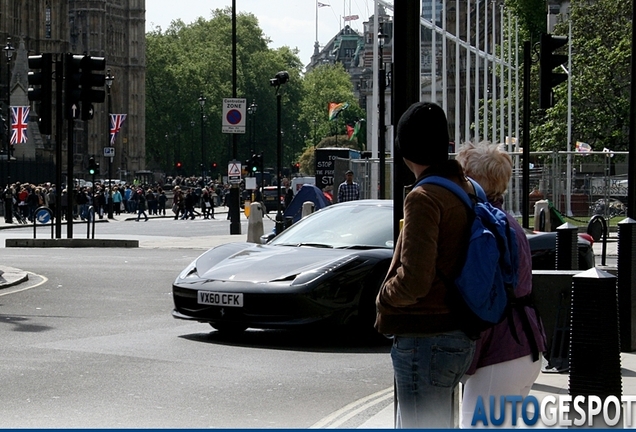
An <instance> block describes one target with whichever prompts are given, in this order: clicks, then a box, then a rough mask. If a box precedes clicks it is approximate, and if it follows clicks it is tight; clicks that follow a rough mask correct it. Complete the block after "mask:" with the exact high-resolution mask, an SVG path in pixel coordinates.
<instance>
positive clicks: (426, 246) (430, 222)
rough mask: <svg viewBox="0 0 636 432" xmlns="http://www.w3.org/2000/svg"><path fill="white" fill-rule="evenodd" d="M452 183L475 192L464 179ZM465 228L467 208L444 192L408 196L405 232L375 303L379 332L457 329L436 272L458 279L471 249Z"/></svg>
mask: <svg viewBox="0 0 636 432" xmlns="http://www.w3.org/2000/svg"><path fill="white" fill-rule="evenodd" d="M418 180H419V179H418ZM452 180H453V181H455V182H456V183H458V184H460V185H461V186H462V187H463V188H464V189H465V190H466V191H468V192H471V193H474V191H473V190H472V186H470V183H468V182H466V181H465V180H462V181H460V180H459V179H457V178H452ZM467 224H468V213H467V209H466V207H465V205H464V204H463V203H462V202H461V201H460V200H459V198H457V197H456V196H455V195H454V194H453V193H452V192H451V191H449V190H447V189H446V188H444V187H441V186H436V185H429V184H427V185H423V186H419V187H417V188H415V189H413V191H411V192H410V193H409V194H408V195H407V196H406V198H405V200H404V227H403V229H402V231H401V232H400V235H399V237H398V241H397V245H396V247H395V252H394V254H393V261H392V262H391V266H390V267H389V271H388V273H387V276H386V279H385V280H384V283H383V285H382V288H381V289H380V292H379V293H378V297H377V299H376V307H377V318H376V323H375V327H376V329H377V330H378V331H379V332H380V333H384V334H395V335H412V336H418V335H422V336H423V335H427V334H434V333H441V332H448V331H453V330H458V329H459V322H458V321H457V319H456V318H454V317H453V316H451V314H450V310H449V307H448V305H447V304H446V301H445V296H446V287H445V285H444V282H443V281H442V280H441V279H440V277H439V276H438V275H437V273H436V269H439V270H440V271H441V272H442V274H444V275H446V276H447V277H448V278H449V279H450V280H454V279H455V278H456V277H457V275H458V274H459V272H460V270H461V267H462V265H463V260H464V254H465V251H466V249H467V245H468V233H469V230H468V226H467Z"/></svg>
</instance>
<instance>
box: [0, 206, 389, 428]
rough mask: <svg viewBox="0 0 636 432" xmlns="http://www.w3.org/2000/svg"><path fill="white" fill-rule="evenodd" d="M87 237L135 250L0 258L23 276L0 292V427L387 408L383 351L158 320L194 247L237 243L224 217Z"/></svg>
mask: <svg viewBox="0 0 636 432" xmlns="http://www.w3.org/2000/svg"><path fill="white" fill-rule="evenodd" d="M223 216H224V215H223ZM246 229H247V225H246V224H245V225H244V228H243V231H242V232H243V234H245V233H246V232H247V231H246ZM270 229H271V228H270ZM96 231H97V235H98V236H108V237H110V238H121V236H130V237H129V238H138V239H140V247H139V248H134V249H121V248H106V249H100V248H72V249H59V248H51V249H49V248H43V249H38V248H28V249H21V248H2V249H0V259H2V263H3V264H4V265H7V266H11V267H16V268H20V269H23V270H26V271H28V272H30V274H29V282H27V283H24V284H21V285H19V286H16V287H11V288H7V289H4V290H1V291H0V346H2V349H1V350H0V382H1V383H2V390H1V391H0V428H62V427H64V428H84V427H86V428H106V427H109V428H111V427H112V428H124V427H130V428H171V427H172V428H204V427H205V428H207V427H215V428H307V427H312V426H313V427H333V426H339V427H354V428H355V427H359V426H360V425H362V424H364V422H365V421H366V420H367V419H369V418H371V417H372V416H373V415H375V414H376V413H377V412H379V411H381V410H383V409H385V408H386V407H387V406H389V405H390V404H391V402H392V392H390V391H389V390H392V370H391V363H390V358H389V346H388V345H369V344H366V343H362V342H360V341H359V340H357V339H356V338H355V337H351V336H346V335H341V334H335V333H326V332H325V333H318V334H308V333H304V332H284V331H256V330H253V331H247V332H246V333H245V334H243V335H241V336H237V337H233V338H229V337H221V336H220V335H219V334H218V333H217V332H215V331H214V330H213V329H212V328H211V327H209V326H208V325H206V324H201V323H190V322H184V321H178V320H175V319H173V318H172V317H171V315H170V311H171V309H172V298H171V282H172V281H173V279H174V278H175V277H176V275H177V273H178V272H179V271H180V270H181V269H182V268H183V267H185V266H186V265H187V264H188V263H189V262H190V261H191V260H192V259H193V258H195V257H196V256H197V255H199V254H200V253H201V251H202V250H203V249H205V248H207V247H208V246H207V245H206V244H209V243H213V242H214V241H219V239H231V240H233V241H239V240H242V239H243V237H244V236H229V221H226V220H225V219H224V218H223V219H219V220H215V221H207V220H194V221H174V220H172V219H161V220H151V221H149V222H147V223H145V222H138V223H137V222H134V221H132V222H130V221H125V222H124V221H120V222H115V223H112V222H111V223H102V224H98V227H96ZM74 233H75V237H77V236H78V234H79V233H85V231H84V230H83V229H77V228H75V229H74ZM215 233H218V234H215ZM23 235H26V236H32V229H31V230H29V229H28V228H26V229H12V230H2V232H1V234H0V242H1V243H2V244H4V238H7V237H11V238H15V237H20V236H23Z"/></svg>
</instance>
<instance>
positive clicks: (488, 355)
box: [466, 202, 546, 375]
mask: <svg viewBox="0 0 636 432" xmlns="http://www.w3.org/2000/svg"><path fill="white" fill-rule="evenodd" d="M492 205H493V206H495V207H497V208H499V209H501V208H502V203H501V202H494V203H492ZM506 215H507V217H508V222H509V223H510V227H511V228H512V229H514V230H515V235H516V237H517V245H518V249H519V282H518V285H517V288H516V289H515V295H516V296H517V297H523V296H526V295H528V294H530V293H531V292H532V254H531V252H530V244H529V243H528V239H527V238H526V235H525V233H524V231H523V228H522V227H521V225H519V223H518V222H517V221H516V219H515V218H514V217H512V216H511V215H510V214H508V213H506ZM525 310H526V313H527V315H528V320H529V321H530V328H531V329H532V332H533V334H534V338H535V340H536V341H537V345H538V349H539V352H544V351H545V349H546V337H545V331H544V329H543V324H542V323H541V319H540V318H539V317H538V316H537V314H536V311H535V310H534V309H533V308H532V307H525ZM512 313H513V321H514V326H515V329H516V331H517V335H518V337H519V343H518V342H517V341H516V340H515V339H514V337H513V335H512V334H511V332H510V324H509V322H508V318H506V319H505V320H504V321H503V322H501V323H499V324H497V325H496V326H494V327H491V328H489V329H488V330H485V331H483V332H482V333H481V337H480V338H479V340H477V344H476V346H475V356H474V357H473V362H472V364H471V365H470V368H469V369H468V372H466V373H467V374H469V375H472V374H474V373H475V370H477V368H480V367H484V366H491V365H494V364H497V363H503V362H506V361H510V360H514V359H517V358H521V357H525V356H527V355H529V354H531V353H532V349H531V346H530V342H529V341H528V337H527V335H526V334H525V332H524V330H523V326H522V323H521V318H520V312H519V311H516V310H514V309H513V311H512Z"/></svg>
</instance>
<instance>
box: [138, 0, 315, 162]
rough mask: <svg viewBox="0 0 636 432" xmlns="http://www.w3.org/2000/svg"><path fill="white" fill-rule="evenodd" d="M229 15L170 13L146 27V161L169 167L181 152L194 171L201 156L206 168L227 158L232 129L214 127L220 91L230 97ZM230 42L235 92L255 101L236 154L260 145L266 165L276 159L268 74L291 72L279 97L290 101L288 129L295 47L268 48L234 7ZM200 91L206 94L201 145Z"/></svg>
mask: <svg viewBox="0 0 636 432" xmlns="http://www.w3.org/2000/svg"><path fill="white" fill-rule="evenodd" d="M231 18H232V15H231V8H229V7H228V8H225V9H216V10H214V11H212V13H211V18H210V19H209V20H206V19H204V18H199V19H197V20H196V21H195V22H193V23H191V24H188V25H186V24H184V23H183V22H182V21H181V20H176V21H173V22H172V23H171V25H170V27H169V28H168V29H167V30H165V31H162V30H161V29H160V28H157V29H155V30H153V31H151V32H149V33H148V34H147V35H146V68H147V69H146V91H147V98H146V100H147V103H146V142H147V146H146V149H147V150H146V152H147V155H146V158H147V163H148V166H149V167H151V168H154V169H163V170H166V171H167V172H173V170H174V163H175V162H176V161H177V159H180V160H181V161H182V162H183V163H184V170H185V172H186V173H187V174H196V173H199V172H200V167H199V165H200V164H201V163H204V165H205V166H206V169H207V168H208V167H209V165H210V163H211V162H212V161H216V162H218V163H219V164H220V165H221V166H224V165H225V163H224V161H226V160H229V159H231V158H232V153H233V152H232V135H231V134H223V133H222V132H221V123H222V113H223V107H222V99H223V98H227V97H232V20H231ZM237 42H238V45H237V59H236V64H237V97H239V98H241V97H242V98H246V99H247V104H248V105H249V104H250V103H252V101H255V102H256V103H257V105H258V110H257V113H256V114H255V117H254V118H253V119H249V121H248V123H247V126H248V127H249V128H251V127H252V125H253V124H254V126H255V131H256V132H255V133H254V134H251V133H250V132H251V131H250V130H248V131H246V132H247V133H246V134H244V135H243V134H241V135H238V137H237V149H238V154H237V156H238V158H239V159H240V160H245V159H246V158H247V157H249V152H250V150H251V149H254V150H255V151H258V152H263V154H264V157H265V163H266V165H268V166H269V165H270V164H271V163H272V162H273V161H275V159H276V156H275V155H276V153H275V152H276V97H275V95H274V92H273V90H272V89H271V88H270V86H269V79H270V78H272V77H273V76H274V75H275V74H276V72H278V71H281V70H287V71H288V72H289V74H290V81H289V83H288V84H286V85H285V89H284V93H283V95H284V96H283V97H284V103H285V108H287V106H290V107H292V109H290V110H286V109H284V110H283V113H284V115H283V118H284V124H285V128H286V129H287V128H289V129H290V130H291V125H292V124H294V123H296V122H297V115H295V114H294V113H296V112H297V111H298V110H297V107H298V105H299V102H300V98H301V94H302V92H301V88H302V84H301V70H302V64H301V61H300V59H299V58H298V55H297V51H295V50H291V49H290V48H288V47H282V48H278V49H275V50H272V49H269V48H268V46H267V45H268V43H269V42H270V40H269V39H268V38H267V37H266V36H265V35H264V34H263V32H262V30H261V29H260V28H259V26H258V20H257V19H256V17H255V16H254V15H252V14H250V13H238V14H237ZM200 95H203V96H204V97H205V98H206V103H205V105H204V107H203V115H204V116H205V118H204V122H203V129H204V130H203V133H204V136H203V138H204V139H203V145H204V147H203V151H202V148H201V142H202V136H201V107H200V105H199V103H198V99H199V96H200ZM252 120H253V122H252ZM252 135H253V136H254V138H255V139H254V142H251V141H250V137H251V136H252ZM290 151H291V150H290ZM202 155H203V160H201V157H202ZM289 159H290V160H291V156H289Z"/></svg>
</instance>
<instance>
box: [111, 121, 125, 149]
mask: <svg viewBox="0 0 636 432" xmlns="http://www.w3.org/2000/svg"><path fill="white" fill-rule="evenodd" d="M126 115H127V114H111V115H110V145H111V146H112V145H114V144H115V138H117V134H118V133H119V130H120V129H121V125H123V124H124V120H126Z"/></svg>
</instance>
